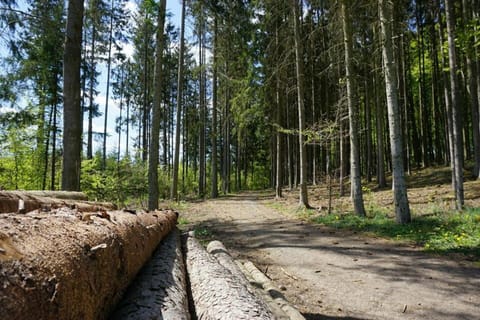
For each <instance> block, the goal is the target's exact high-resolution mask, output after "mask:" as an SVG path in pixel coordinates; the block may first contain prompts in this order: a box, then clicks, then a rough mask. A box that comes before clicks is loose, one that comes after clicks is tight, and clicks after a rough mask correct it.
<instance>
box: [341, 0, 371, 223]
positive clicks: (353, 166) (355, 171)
mask: <svg viewBox="0 0 480 320" xmlns="http://www.w3.org/2000/svg"><path fill="white" fill-rule="evenodd" d="M350 3H351V2H350ZM341 11H342V18H343V19H342V24H343V43H344V47H345V76H346V83H347V105H348V122H349V125H350V130H349V135H350V186H351V193H350V195H351V197H352V202H353V210H354V212H355V214H357V215H359V216H361V217H364V216H365V207H364V205H363V193H362V181H361V167H360V144H359V139H358V119H359V113H358V110H357V108H356V107H355V106H354V101H355V97H354V95H355V93H354V92H353V87H354V84H353V83H354V82H353V81H354V79H353V77H354V75H353V66H352V54H353V47H352V32H351V27H350V11H349V10H347V5H346V0H342V1H341Z"/></svg>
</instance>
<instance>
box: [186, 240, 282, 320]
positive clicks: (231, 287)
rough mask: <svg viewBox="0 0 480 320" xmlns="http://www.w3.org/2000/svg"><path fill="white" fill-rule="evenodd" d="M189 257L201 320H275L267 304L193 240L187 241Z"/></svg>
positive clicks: (196, 306)
mask: <svg viewBox="0 0 480 320" xmlns="http://www.w3.org/2000/svg"><path fill="white" fill-rule="evenodd" d="M185 255H186V265H187V273H188V276H189V280H190V289H191V293H192V300H193V304H194V308H195V313H196V316H197V318H198V319H202V320H210V319H235V320H242V319H274V316H273V315H272V313H271V312H270V311H269V309H268V308H267V306H266V305H265V303H264V302H263V301H262V300H260V299H259V298H258V297H256V296H255V295H254V294H253V293H252V292H251V290H249V289H248V287H247V286H246V285H245V284H243V283H241V282H239V281H238V278H237V277H236V276H234V275H233V274H232V273H231V272H230V271H229V270H227V269H226V268H225V267H223V266H222V265H221V264H219V263H218V261H217V260H216V259H215V258H214V257H212V256H211V255H210V254H209V253H208V252H207V251H206V250H205V248H203V247H202V245H201V244H200V243H199V242H198V241H197V240H196V239H195V238H194V237H192V236H189V237H187V240H186V253H185Z"/></svg>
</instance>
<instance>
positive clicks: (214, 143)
mask: <svg viewBox="0 0 480 320" xmlns="http://www.w3.org/2000/svg"><path fill="white" fill-rule="evenodd" d="M213 32H214V35H213V77H212V78H213V79H212V155H211V161H212V163H211V167H212V168H211V170H212V198H217V197H218V170H217V167H218V165H217V162H218V154H217V126H218V120H217V109H218V76H217V74H218V17H217V16H215V17H214V27H213Z"/></svg>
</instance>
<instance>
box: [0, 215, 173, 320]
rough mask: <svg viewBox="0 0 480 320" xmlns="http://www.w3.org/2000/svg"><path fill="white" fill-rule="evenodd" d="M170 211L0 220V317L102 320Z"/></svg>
mask: <svg viewBox="0 0 480 320" xmlns="http://www.w3.org/2000/svg"><path fill="white" fill-rule="evenodd" d="M176 220H177V213H175V212H174V211H169V210H165V211H154V212H150V213H138V214H131V213H128V212H123V211H113V212H106V211H100V212H97V213H95V214H93V213H92V214H88V215H86V214H85V213H82V212H79V211H78V210H77V209H69V208H60V209H55V210H52V212H48V213H42V212H32V213H27V214H24V215H18V214H0V319H22V320H30V319H32V320H37V319H45V320H50V319H52V320H53V319H106V318H107V317H108V315H109V313H110V312H111V311H112V309H113V307H114V306H115V305H116V304H117V303H118V301H119V300H120V298H121V296H122V294H123V292H124V290H125V289H126V288H127V286H128V285H129V284H130V283H131V281H132V280H133V278H134V277H135V275H136V274H137V273H138V271H139V270H140V269H141V267H142V266H143V265H144V263H145V262H146V261H147V260H148V259H149V258H150V257H151V255H152V253H153V251H154V250H155V248H156V247H157V246H158V244H159V243H160V241H161V240H162V238H164V237H165V236H166V235H167V234H168V233H169V232H170V231H171V230H172V229H173V228H174V227H175V224H176Z"/></svg>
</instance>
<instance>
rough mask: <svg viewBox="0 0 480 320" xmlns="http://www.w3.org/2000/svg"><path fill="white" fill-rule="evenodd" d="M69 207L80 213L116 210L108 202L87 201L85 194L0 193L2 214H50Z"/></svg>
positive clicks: (69, 192)
mask: <svg viewBox="0 0 480 320" xmlns="http://www.w3.org/2000/svg"><path fill="white" fill-rule="evenodd" d="M62 206H69V207H72V208H73V207H74V208H78V209H79V210H80V211H83V212H87V211H97V210H115V209H116V206H115V205H114V204H112V203H107V202H102V203H99V202H91V201H87V197H86V196H85V194H83V193H81V192H71V191H0V213H13V212H18V213H26V212H30V211H33V210H37V209H38V210H42V211H44V212H49V211H51V210H53V209H56V208H59V207H62Z"/></svg>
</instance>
